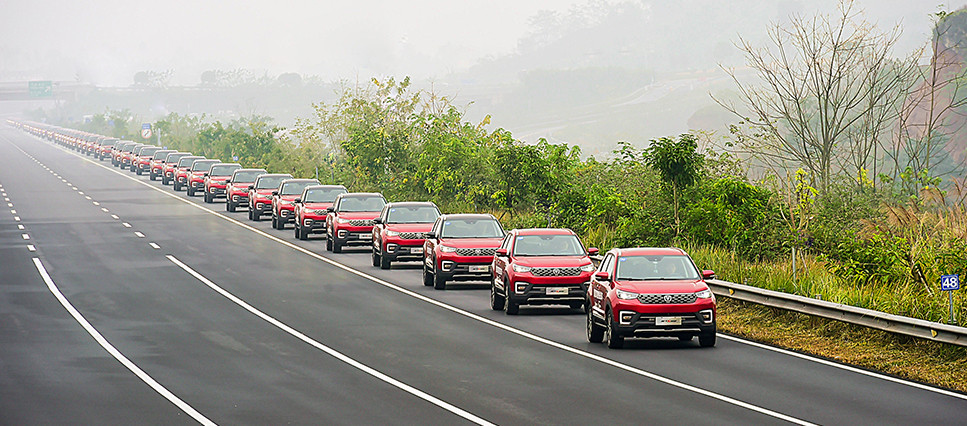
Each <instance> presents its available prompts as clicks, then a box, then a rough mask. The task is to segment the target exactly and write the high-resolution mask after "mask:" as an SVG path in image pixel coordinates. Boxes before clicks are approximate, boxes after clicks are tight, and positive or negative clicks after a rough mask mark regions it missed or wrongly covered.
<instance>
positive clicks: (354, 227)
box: [326, 192, 386, 253]
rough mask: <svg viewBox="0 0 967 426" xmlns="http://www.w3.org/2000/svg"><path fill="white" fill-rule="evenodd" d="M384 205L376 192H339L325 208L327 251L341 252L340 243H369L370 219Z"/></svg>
mask: <svg viewBox="0 0 967 426" xmlns="http://www.w3.org/2000/svg"><path fill="white" fill-rule="evenodd" d="M385 205H386V199H385V198H383V194H380V193H376V192H347V193H345V194H339V196H337V197H336V200H335V201H333V203H332V207H330V208H328V209H326V210H327V211H328V212H329V213H328V214H327V215H326V250H329V251H332V252H333V253H341V252H342V248H343V246H347V245H351V246H368V245H370V244H372V243H371V240H372V238H373V219H376V216H379V212H380V211H382V210H383V206H385Z"/></svg>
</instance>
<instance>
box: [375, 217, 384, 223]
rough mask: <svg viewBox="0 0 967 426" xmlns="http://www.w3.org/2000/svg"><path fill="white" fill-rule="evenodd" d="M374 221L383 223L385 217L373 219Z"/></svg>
mask: <svg viewBox="0 0 967 426" xmlns="http://www.w3.org/2000/svg"><path fill="white" fill-rule="evenodd" d="M373 223H376V224H379V223H383V218H380V217H377V218H375V219H373Z"/></svg>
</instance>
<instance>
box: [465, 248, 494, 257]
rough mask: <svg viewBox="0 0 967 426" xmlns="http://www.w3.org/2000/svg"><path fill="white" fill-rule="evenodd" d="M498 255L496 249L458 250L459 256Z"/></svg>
mask: <svg viewBox="0 0 967 426" xmlns="http://www.w3.org/2000/svg"><path fill="white" fill-rule="evenodd" d="M495 253H497V249H495V248H458V249H457V254H458V255H460V256H493V255H494V254H495Z"/></svg>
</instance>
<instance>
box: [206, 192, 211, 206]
mask: <svg viewBox="0 0 967 426" xmlns="http://www.w3.org/2000/svg"><path fill="white" fill-rule="evenodd" d="M211 203H212V195H211V194H209V193H208V191H205V204H211Z"/></svg>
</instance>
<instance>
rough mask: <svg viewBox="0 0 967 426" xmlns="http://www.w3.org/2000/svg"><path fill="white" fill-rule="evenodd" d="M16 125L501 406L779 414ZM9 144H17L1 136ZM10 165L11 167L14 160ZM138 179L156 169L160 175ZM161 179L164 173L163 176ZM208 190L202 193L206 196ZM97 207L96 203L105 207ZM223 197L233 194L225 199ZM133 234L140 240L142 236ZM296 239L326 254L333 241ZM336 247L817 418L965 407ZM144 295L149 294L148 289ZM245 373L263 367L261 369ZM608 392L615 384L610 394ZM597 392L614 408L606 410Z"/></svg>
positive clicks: (267, 289) (376, 340) (232, 276)
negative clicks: (594, 329) (629, 331)
mask: <svg viewBox="0 0 967 426" xmlns="http://www.w3.org/2000/svg"><path fill="white" fill-rule="evenodd" d="M10 132H11V131H7V132H5V133H4V135H9V136H11V137H12V138H13V139H15V140H12V142H15V143H16V145H17V146H20V147H22V148H23V149H24V150H25V151H27V152H29V153H31V155H33V156H34V157H35V158H42V159H43V162H44V164H45V165H47V166H48V167H50V168H51V169H54V170H57V171H58V172H57V173H58V174H60V175H61V176H63V177H64V178H65V179H66V180H69V181H70V182H71V183H72V184H74V185H76V187H78V188H79V189H82V190H84V191H85V192H86V193H87V194H94V195H95V196H96V197H95V198H97V199H98V200H104V201H101V203H102V205H105V206H109V207H105V208H109V209H110V210H111V214H117V215H118V216H119V217H120V218H121V220H126V221H129V222H130V223H131V224H132V225H134V226H135V227H137V228H138V229H142V230H143V233H144V234H146V235H147V236H148V237H149V239H153V241H158V244H159V245H160V246H161V247H162V251H164V252H166V253H169V252H170V253H173V254H174V255H175V256H177V257H178V258H179V259H182V260H184V261H185V262H186V263H188V264H189V265H191V266H192V267H193V268H196V269H197V270H198V271H199V272H201V273H202V274H203V275H205V276H207V277H209V278H210V279H212V281H214V282H216V283H219V284H220V285H223V286H225V287H226V288H228V289H230V291H232V292H233V293H235V294H238V295H239V296H240V297H242V298H243V299H245V300H249V301H253V302H257V304H258V305H259V306H260V307H261V309H264V310H265V311H268V312H271V313H272V315H275V316H276V317H278V318H280V319H281V320H283V321H284V322H287V323H290V324H294V325H295V326H296V328H298V329H300V330H302V331H306V332H307V333H310V334H312V335H315V336H317V337H318V338H319V339H320V340H324V341H326V342H329V343H331V344H332V345H333V346H335V347H336V348H337V349H340V350H342V351H345V352H347V353H350V354H351V355H352V356H353V357H358V358H360V359H361V360H362V361H363V362H365V363H367V364H369V365H374V366H379V368H382V369H384V370H386V372H387V373H389V374H390V375H391V376H393V377H397V378H399V379H401V380H403V381H404V382H406V383H410V384H413V385H415V386H417V387H418V388H420V389H423V390H426V391H428V392H429V393H431V394H433V395H436V396H438V397H441V398H443V399H444V400H447V401H449V402H451V403H454V404H456V405H457V406H460V407H462V408H465V409H468V410H469V411H471V412H473V413H475V414H477V415H481V416H482V417H484V418H486V419H488V420H491V421H495V422H498V423H522V422H549V423H573V422H579V421H580V422H588V421H594V422H601V421H612V420H613V421H618V422H623V423H633V422H637V420H640V417H635V414H633V413H646V414H644V415H645V417H646V418H650V419H655V420H658V421H662V420H664V421H665V422H689V423H704V422H712V421H715V422H721V421H723V420H724V421H733V422H738V421H743V422H752V421H754V422H757V423H760V422H764V421H770V420H772V419H770V418H769V417H765V416H763V415H762V414H759V413H756V412H753V411H750V410H746V409H744V408H737V407H736V406H735V405H734V404H728V403H723V402H721V401H717V400H714V399H711V398H708V397H706V396H702V395H699V394H696V393H694V392H689V391H684V390H682V389H680V388H675V387H672V386H668V385H665V384H660V383H657V382H654V381H652V380H650V379H647V378H644V377H641V376H639V375H634V374H630V373H627V372H625V371H621V370H618V369H615V368H614V367H613V366H606V365H603V364H601V363H600V362H597V361H594V360H590V359H588V358H587V357H586V356H583V355H575V354H574V353H567V352H564V351H562V350H560V349H556V348H554V347H551V346H548V345H546V344H542V343H539V342H534V341H533V340H532V339H527V338H524V337H521V336H519V335H513V334H511V333H509V332H508V331H507V330H502V329H498V328H495V327H493V326H490V325H487V324H483V323H481V322H480V321H478V320H476V319H473V318H468V317H466V316H464V315H458V314H455V313H453V312H452V311H446V310H443V309H441V308H439V307H436V306H432V305H430V304H428V303H426V302H424V301H420V300H418V299H415V298H414V297H412V296H410V295H407V294H404V293H400V292H398V291H395V290H392V289H389V288H387V287H385V286H381V285H377V284H375V283H374V282H373V281H372V280H368V279H365V278H362V279H361V277H359V276H356V275H352V274H349V273H346V271H342V270H338V269H334V268H332V267H331V266H329V265H326V264H324V263H322V262H319V261H318V260H315V259H312V258H311V257H308V256H306V255H305V254H303V253H300V252H298V251H295V250H292V249H291V248H286V247H284V246H282V245H280V244H278V243H277V242H274V241H271V240H269V239H267V238H265V237H264V236H261V235H259V234H257V233H254V232H252V231H250V230H247V229H245V228H242V227H239V226H238V225H236V224H233V223H231V222H228V221H225V220H221V219H218V218H216V217H214V216H212V215H210V214H207V213H205V212H201V211H199V210H198V209H194V208H192V207H190V206H187V205H185V204H184V203H181V202H179V201H177V200H173V199H171V198H170V197H166V196H164V195H162V194H160V193H158V192H157V191H151V190H148V189H147V188H145V187H144V186H142V185H140V184H138V183H136V182H132V181H131V180H130V179H126V178H124V177H122V176H118V175H116V174H114V173H111V172H110V171H107V170H104V169H102V168H100V167H97V166H96V165H93V164H90V163H88V162H86V161H84V160H83V159H81V158H78V157H76V156H74V155H71V154H69V153H66V152H63V151H61V150H59V149H56V148H53V147H51V146H49V145H47V144H46V143H41V142H39V141H37V140H36V139H33V138H29V137H26V136H17V137H14V136H12V134H10ZM0 155H2V157H3V158H6V157H8V156H10V155H12V154H11V153H10V150H9V149H8V148H5V147H3V144H2V143H0ZM25 166H29V164H28V165H25ZM5 170H7V168H3V169H0V173H3V171H5ZM41 170H43V169H41ZM45 173H46V172H45ZM124 173H125V174H127V172H124ZM0 179H4V175H0ZM138 180H141V181H144V182H147V178H138ZM56 182H60V180H56ZM61 184H62V185H64V184H63V182H61ZM150 185H153V186H157V187H160V184H157V183H151V184H150ZM64 186H65V188H66V189H68V190H69V189H70V188H67V187H66V185H64ZM85 188H87V189H85ZM71 191H72V190H71ZM166 191H168V190H166ZM73 192H76V191H73ZM75 196H77V195H75ZM77 197H78V198H79V199H82V200H83V199H84V197H80V196H77ZM195 201H196V202H197V203H199V204H203V203H201V201H200V199H199V200H195ZM94 207H97V206H91V208H94ZM215 208H217V209H219V210H221V209H222V207H221V206H220V205H215ZM223 214H224V213H223ZM229 216H230V217H233V218H236V219H239V220H243V219H244V217H245V216H244V213H240V214H239V213H236V214H231V215H229ZM107 217H108V218H110V217H109V216H107ZM255 225H256V226H255V227H256V228H257V229H259V230H261V231H262V232H265V233H268V234H269V235H275V236H278V237H281V238H282V239H284V240H287V241H290V242H294V240H293V239H292V231H291V229H287V230H286V231H284V232H283V231H276V230H272V229H270V228H269V226H268V223H267V222H262V223H259V224H255ZM128 238H135V239H136V237H133V235H132V236H130V237H128ZM52 244H53V242H52ZM141 244H142V245H143V242H142V243H141ZM296 244H297V246H298V247H305V248H308V249H310V250H312V251H314V252H316V253H324V250H323V248H324V245H323V244H322V243H321V242H320V241H309V242H296ZM45 254H46V253H45ZM75 255H76V254H75V253H73V252H71V253H64V254H61V256H66V257H72V256H75ZM145 256H148V255H145ZM326 256H327V257H329V258H332V259H334V260H336V261H338V262H341V263H345V264H347V265H349V266H351V267H354V268H356V269H358V270H361V271H365V272H366V273H369V274H372V275H374V276H376V277H380V278H383V279H385V280H386V281H389V282H392V283H397V284H399V285H400V286H401V287H403V288H405V289H408V290H410V291H413V292H416V293H417V294H419V295H425V296H428V297H431V298H433V299H434V300H438V301H441V302H444V303H446V304H448V305H450V306H454V307H457V308H460V309H465V310H466V311H468V312H470V313H472V314H475V315H479V316H481V317H483V318H487V319H491V320H496V321H499V322H500V323H502V324H507V325H510V326H512V327H514V328H516V329H520V330H523V331H527V332H530V333H534V334H537V335H540V336H544V337H546V338H548V339H552V340H554V341H556V342H560V343H563V344H565V345H568V346H570V347H572V348H576V349H579V350H581V351H587V352H588V353H591V354H597V355H599V356H604V357H607V358H608V359H611V360H615V361H618V362H621V363H623V364H625V365H628V366H632V367H637V368H640V369H643V370H647V371H650V372H655V373H657V374H660V375H662V376H664V377H669V378H672V379H675V380H679V381H682V382H684V383H688V384H691V385H694V386H698V387H701V388H703V389H708V390H710V391H714V392H718V393H720V394H724V395H728V396H729V397H732V398H737V399H739V400H741V401H745V402H748V403H752V404H755V405H757V406H761V407H766V408H768V409H771V410H775V411H777V412H780V413H784V414H787V415H790V416H794V417H796V418H801V419H806V420H808V421H812V422H818V423H846V422H851V423H855V422H856V421H863V420H867V421H868V420H869V419H871V418H877V419H881V420H883V421H885V422H897V423H909V422H911V421H922V420H923V419H924V418H926V419H928V420H930V421H936V422H946V421H955V419H957V418H959V417H960V416H962V415H963V414H964V410H965V408H964V403H963V400H959V399H955V398H951V397H949V396H943V395H938V394H935V393H933V392H929V391H923V390H917V389H915V388H911V387H909V386H906V385H902V384H893V383H889V382H885V381H883V380H881V379H877V378H873V377H869V376H864V375H860V374H847V373H845V372H844V371H843V370H840V369H837V368H831V367H828V366H823V365H820V364H817V363H815V362H812V361H808V360H802V359H798V358H793V357H789V356H787V355H783V354H779V353H776V352H772V351H768V350H762V349H759V348H755V347H751V346H749V345H745V344H741V343H736V342H732V341H727V340H720V343H719V345H718V347H716V348H715V349H712V350H705V349H699V348H697V345H696V344H694V343H689V344H680V343H678V342H677V341H676V342H668V341H646V342H643V343H640V344H638V345H637V347H636V348H635V349H632V350H626V351H608V350H606V349H604V348H603V347H601V346H600V345H589V344H588V343H587V342H586V340H584V338H583V331H582V330H583V318H582V317H581V316H580V315H575V314H574V313H573V312H567V311H564V310H546V309H539V310H529V311H526V312H524V315H521V316H520V317H516V318H514V317H504V316H503V314H501V313H496V312H492V311H490V310H489V309H488V308H487V303H486V298H487V294H486V291H482V290H477V289H467V290H450V291H446V292H439V291H434V290H432V289H429V288H424V287H423V286H422V285H421V283H420V280H419V269H418V268H407V267H405V266H404V267H400V268H397V269H394V270H393V271H380V270H378V269H375V268H372V267H371V266H369V263H368V262H369V259H368V256H367V255H365V254H341V255H331V254H326ZM48 257H50V256H48ZM137 258H140V257H137ZM225 259H229V261H226V260H225ZM50 261H53V260H50ZM134 264H136V265H137V264H138V263H136V262H135V263H134ZM226 265H234V266H233V267H226ZM280 267H281V268H280ZM241 271H244V272H241ZM55 278H56V274H55ZM187 291H188V290H186V292H187ZM187 294H192V293H190V292H188V293H187ZM179 295H180V293H179ZM130 303H131V304H132V305H133V306H137V302H135V301H132V302H130ZM172 303H176V302H172ZM209 303H216V302H214V301H206V303H205V306H208V304H209ZM92 309H93V308H92ZM182 314H184V315H192V314H191V313H190V312H182ZM223 315H227V316H229V317H230V316H232V314H231V313H229V312H227V310H226V312H225V313H224V314H223V313H219V315H217V316H215V315H212V316H211V317H210V318H205V322H204V323H207V321H218V320H219V319H221V318H223ZM236 315H237V313H236ZM225 327H227V328H228V329H232V330H234V329H235V326H230V325H226V326H225ZM310 330H311V331H310ZM265 333H269V334H271V332H270V331H265ZM261 335H262V334H261V333H259V334H258V336H261ZM253 336H254V335H253ZM173 340H179V339H174V338H173ZM180 340H188V339H186V338H184V337H183V338H182V339H180ZM171 356H173V357H174V356H175V355H171ZM225 356H228V355H227V354H226V355H225ZM166 374H172V375H177V372H166ZM246 379H250V380H253V382H252V383H257V382H258V379H257V378H246ZM609 395H610V396H611V398H610V399H609V398H607V397H606V396H609ZM616 395H621V397H616ZM900 395H902V397H898V396H900ZM198 398H200V399H202V400H204V397H201V396H199V397H198ZM192 399H193V398H189V400H192ZM217 403H218V402H217V401H216V402H215V403H213V404H214V405H217ZM587 407H610V408H609V409H608V410H605V411H604V412H597V413H594V412H590V411H589V410H588V408H587ZM298 408H301V407H297V409H298ZM203 411H204V410H203ZM710 413H713V414H710ZM931 416H933V417H931ZM215 417H216V421H218V418H217V416H215Z"/></svg>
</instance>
